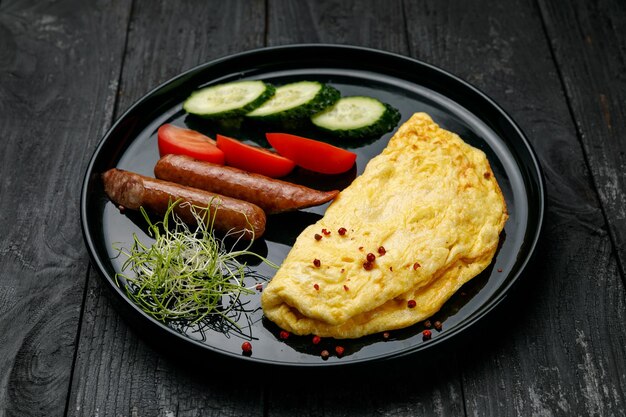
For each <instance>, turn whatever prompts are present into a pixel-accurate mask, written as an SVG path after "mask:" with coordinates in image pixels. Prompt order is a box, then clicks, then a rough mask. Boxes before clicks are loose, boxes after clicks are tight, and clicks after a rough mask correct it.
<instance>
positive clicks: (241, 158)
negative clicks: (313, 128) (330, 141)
mask: <svg viewBox="0 0 626 417" xmlns="http://www.w3.org/2000/svg"><path fill="white" fill-rule="evenodd" d="M217 147H218V148H220V149H221V150H222V151H224V155H225V157H226V164H227V165H230V166H233V167H235V168H239V169H243V170H246V171H250V172H256V173H257V174H261V175H265V176H266V177H271V178H278V177H282V176H285V175H287V174H289V173H290V172H291V170H292V169H293V168H294V167H295V166H296V164H295V163H294V162H293V161H292V160H290V159H288V158H285V157H283V156H280V155H278V154H276V153H274V152H272V151H270V150H268V149H264V148H260V147H258V146H252V145H248V144H245V143H243V142H240V141H238V140H236V139H233V138H229V137H227V136H222V135H217Z"/></svg>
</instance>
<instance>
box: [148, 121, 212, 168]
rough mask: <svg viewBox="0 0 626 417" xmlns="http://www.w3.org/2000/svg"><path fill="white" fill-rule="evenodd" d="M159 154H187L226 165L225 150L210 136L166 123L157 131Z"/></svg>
mask: <svg viewBox="0 0 626 417" xmlns="http://www.w3.org/2000/svg"><path fill="white" fill-rule="evenodd" d="M157 136H158V140H159V154H160V155H161V156H164V155H167V154H170V153H173V154H176V155H187V156H191V157H192V158H196V159H199V160H201V161H207V162H212V163H214V164H220V165H224V152H222V151H221V150H220V149H219V148H218V147H217V146H216V145H215V141H214V140H213V139H211V138H209V137H208V136H205V135H203V134H202V133H200V132H196V131H195V130H191V129H185V128H182V127H178V126H174V125H172V124H169V123H168V124H164V125H162V126H161V127H159V130H158V132H157Z"/></svg>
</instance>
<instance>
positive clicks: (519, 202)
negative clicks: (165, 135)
mask: <svg viewBox="0 0 626 417" xmlns="http://www.w3.org/2000/svg"><path fill="white" fill-rule="evenodd" d="M239 79H262V80H265V81H268V82H270V83H274V84H277V85H280V84H284V83H287V82H291V81H295V80H319V81H322V82H326V83H330V84H331V85H333V86H334V87H336V88H338V89H339V90H340V91H341V93H342V94H343V95H344V96H346V95H368V96H372V97H376V98H378V99H380V100H382V101H384V102H387V103H390V104H391V105H393V106H394V107H396V108H398V109H399V110H400V112H401V113H402V120H401V122H400V123H403V122H404V121H406V120H407V119H408V118H409V117H410V116H411V115H412V114H413V113H414V112H420V111H423V112H427V113H429V114H430V115H431V116H432V118H433V119H434V120H435V121H436V122H437V123H439V124H440V125H441V126H442V127H443V128H445V129H448V130H451V131H453V132H456V133H458V134H459V135H460V136H461V137H462V138H463V139H464V140H465V141H466V142H468V143H470V144H471V145H473V146H475V147H477V148H479V149H482V150H483V151H484V152H485V153H486V154H487V157H488V159H489V161H490V163H491V165H492V169H493V171H494V173H495V175H496V178H497V179H498V182H499V184H500V186H501V188H502V191H503V193H504V196H505V198H506V203H507V207H508V211H509V215H510V218H509V220H508V222H507V224H506V228H505V230H504V232H503V234H502V236H501V247H500V248H499V250H498V253H497V254H496V257H495V258H494V261H493V263H492V265H491V266H490V267H489V268H488V269H487V270H486V271H484V272H483V273H482V274H481V275H479V276H477V277H476V278H474V279H473V280H472V281H470V282H469V283H468V284H467V285H465V286H464V287H463V288H462V289H461V290H460V291H459V292H458V293H457V294H456V295H455V296H454V297H453V298H452V299H450V300H449V301H448V303H447V304H446V305H445V306H444V307H443V309H442V310H441V311H440V312H439V313H438V314H437V315H436V316H435V317H433V320H440V321H442V322H443V330H442V331H441V332H437V331H433V337H432V339H431V340H428V341H424V340H422V335H421V331H422V330H423V327H422V325H421V324H419V325H415V326H413V327H410V328H408V329H404V330H402V331H395V332H392V333H391V337H390V339H389V340H387V341H384V340H383V338H382V335H371V336H368V337H364V338H361V339H357V340H344V341H333V340H325V341H323V342H322V343H321V344H320V345H317V346H315V345H313V344H312V343H311V341H310V338H309V337H293V336H292V337H290V338H289V339H288V340H286V341H283V340H281V339H280V338H279V337H278V332H279V329H277V328H276V327H275V326H274V325H272V323H268V322H267V320H265V319H263V317H262V311H261V310H260V308H259V303H260V294H259V293H256V294H254V296H250V297H248V298H247V299H245V300H244V302H245V305H244V306H243V307H242V310H244V311H240V314H239V316H238V317H237V320H238V323H239V324H240V326H241V329H237V328H235V327H232V326H225V325H224V323H220V322H215V323H209V324H207V325H206V326H204V327H202V328H198V327H197V326H196V327H193V326H191V327H189V326H171V325H165V324H163V323H160V322H158V321H156V320H154V319H152V318H151V317H149V316H148V315H146V314H145V313H143V312H142V311H141V310H140V309H138V308H137V307H136V306H135V305H134V304H133V303H132V302H131V301H130V300H129V299H128V298H127V296H126V295H125V292H124V290H123V289H120V288H119V287H118V286H117V285H116V283H115V274H116V273H117V272H119V271H120V268H121V264H122V262H123V261H124V259H122V258H121V257H118V256H117V252H116V250H115V249H114V248H113V245H114V244H119V245H122V246H126V247H128V246H129V244H130V242H131V239H132V234H133V233H136V234H137V235H138V236H140V238H141V239H142V240H144V241H146V242H150V238H149V237H148V236H147V235H146V233H145V227H144V225H143V223H142V221H141V220H140V219H139V217H138V216H133V215H124V214H121V213H120V212H119V211H118V210H117V208H116V207H115V205H114V204H112V203H111V202H110V201H109V200H108V198H107V197H106V195H105V194H104V191H103V188H102V184H101V182H100V174H101V173H102V172H104V171H106V170H107V169H109V168H112V167H119V168H122V169H127V170H130V171H135V172H138V173H140V174H144V175H153V173H152V169H153V167H154V164H155V163H156V161H157V159H158V150H157V145H156V130H157V128H158V127H159V126H160V125H162V124H163V123H174V124H177V125H180V126H189V127H191V128H194V129H197V130H200V131H203V132H206V133H208V134H212V133H214V132H215V131H216V130H219V128H216V127H215V126H213V125H211V124H209V123H207V122H203V121H201V120H197V119H194V118H191V117H188V116H186V114H185V113H184V111H183V110H182V102H183V101H184V99H185V98H186V97H187V96H188V95H189V94H190V93H191V92H192V91H193V90H195V89H197V88H199V87H201V86H204V85H207V84H214V83H221V82H228V81H233V80H239ZM225 130H229V129H225ZM226 133H229V134H231V135H232V136H235V137H238V138H240V139H244V140H248V141H256V142H262V140H263V135H262V127H260V126H249V125H243V126H241V127H240V128H238V129H235V128H233V131H228V132H226ZM302 134H303V135H305V134H308V135H309V136H312V135H314V133H312V132H309V131H306V132H302ZM391 135H392V133H389V134H386V135H384V136H383V137H381V138H379V139H376V140H374V141H370V142H361V143H352V142H349V143H347V144H344V146H346V147H349V148H350V149H351V150H352V151H354V152H356V153H357V154H358V158H357V170H356V172H353V173H352V176H354V174H358V173H361V172H362V171H363V169H364V167H365V165H366V163H367V161H368V160H369V159H370V158H371V157H373V156H374V155H377V154H378V153H379V152H380V151H381V150H382V149H383V148H384V147H385V146H386V144H387V142H388V140H389V138H390V137H391ZM315 136H316V137H321V136H320V135H315ZM350 179H351V178H350V174H348V175H347V177H345V176H344V177H342V176H339V177H337V178H332V179H330V180H329V179H324V178H323V177H320V176H317V177H316V176H313V177H311V176H307V175H300V176H298V178H296V180H298V181H304V182H308V183H309V184H310V185H311V184H312V185H314V186H318V187H319V188H327V187H331V188H332V187H333V186H336V185H341V184H342V182H343V183H344V184H347V183H349V181H350ZM544 200H545V198H544V185H543V180H542V175H541V170H540V167H539V164H538V161H537V158H536V157H535V155H534V153H533V151H532V149H531V147H530V144H529V142H528V140H527V139H526V138H525V137H524V135H523V133H522V132H521V131H520V129H519V128H518V127H517V126H516V124H515V123H514V122H513V121H512V120H511V118H510V117H509V116H508V115H507V114H505V112H504V111H503V110H502V109H501V108H500V107H498V105H496V104H495V103H494V102H493V101H492V100H490V99H489V98H488V97H486V96H485V95H484V94H483V93H481V92H480V91H478V90H477V89H476V88H474V87H472V86H471V85H469V84H467V83H466V82H464V81H462V80H460V79H458V78H456V77H454V76H452V75H450V74H448V73H446V72H444V71H442V70H440V69H437V68H435V67H433V66H430V65H428V64H425V63H422V62H419V61H416V60H413V59H410V58H406V57H403V56H399V55H394V54H390V53H385V52H380V51H375V50H371V49H365V48H356V47H348V46H333V45H295V46H284V47H274V48H266V49H260V50H255V51H250V52H244V53H240V54H237V55H233V56H229V57H226V58H221V59H218V60H216V61H213V62H210V63H207V64H205V65H201V66H199V67H197V68H194V69H192V70H190V71H188V72H185V73H183V74H181V75H179V76H178V77H176V78H174V79H172V80H170V81H168V82H166V83H165V84H163V85H161V86H159V87H158V88H156V89H155V90H153V91H152V92H150V93H149V94H147V95H146V96H145V97H144V98H142V99H141V100H139V102H137V103H136V104H135V105H134V106H132V107H131V108H130V109H129V110H128V111H127V112H126V113H125V114H124V115H123V116H122V117H121V118H120V120H118V121H117V122H116V123H115V125H114V126H113V127H112V128H111V129H110V130H109V132H107V134H106V135H105V136H104V138H103V139H102V141H101V142H100V144H99V145H98V147H97V149H96V151H95V153H94V155H93V157H92V159H91V161H90V163H89V166H88V169H87V172H86V176H85V180H84V184H83V189H82V196H81V216H82V219H81V220H82V227H83V233H84V237H85V242H86V245H87V247H88V250H89V252H90V255H91V257H92V261H93V264H94V266H95V268H96V269H97V270H98V271H99V272H100V274H101V275H102V276H103V277H104V279H105V281H106V282H107V283H108V284H109V286H110V288H111V289H112V291H113V293H114V294H115V298H116V299H117V300H118V301H119V302H118V305H120V306H122V310H121V311H122V314H124V315H125V316H126V317H127V318H129V319H131V321H132V322H134V323H136V324H137V325H138V326H139V327H138V328H141V329H144V330H146V329H148V330H149V331H154V332H157V333H159V334H161V335H165V336H167V337H168V338H169V339H172V338H173V339H175V340H176V341H179V342H182V343H183V344H184V345H187V346H190V347H192V348H193V349H194V350H195V351H199V352H200V353H202V352H206V353H207V354H208V353H209V352H213V353H219V354H223V355H227V356H230V357H236V358H240V359H241V360H244V361H254V362H259V363H263V364H272V365H295V366H330V365H342V364H354V363H360V362H364V361H375V360H381V359H386V358H395V357H398V356H402V355H406V354H411V353H416V352H420V351H424V350H427V349H432V348H434V347H435V346H437V345H438V344H439V343H440V342H442V341H444V340H446V339H449V338H451V337H452V336H455V335H457V334H459V333H460V332H461V331H463V330H465V329H467V328H469V327H471V326H472V325H473V324H475V323H476V322H477V321H478V320H479V319H481V318H482V317H484V316H485V314H486V313H488V312H489V311H490V310H492V309H493V308H494V307H495V306H496V305H497V304H498V303H500V302H501V301H502V300H503V299H504V298H505V296H506V294H507V292H508V291H509V290H510V289H511V287H512V285H513V284H514V283H515V282H516V281H517V280H518V279H519V278H520V275H521V274H522V272H523V271H524V268H525V267H526V266H527V264H528V262H529V260H530V258H531V255H532V253H533V251H534V250H535V247H536V244H537V240H538V238H539V233H540V230H541V224H542V221H543V213H544ZM325 208H326V206H321V207H317V208H313V209H308V210H305V211H302V212H296V213H291V214H284V215H276V216H270V217H269V218H268V228H267V234H266V236H265V237H264V238H263V239H260V240H259V241H258V242H256V243H255V246H254V249H255V250H256V251H258V252H259V253H261V254H262V255H264V256H266V257H267V258H269V259H270V260H271V261H273V262H275V263H278V264H279V263H280V262H281V261H282V259H283V258H284V257H285V255H286V254H287V252H288V251H289V249H290V247H291V244H292V243H293V241H294V240H295V237H296V236H297V235H298V234H299V232H300V231H301V230H302V229H304V227H306V225H308V224H310V223H312V222H314V221H316V220H317V219H318V218H319V217H320V216H321V215H322V214H323V212H324V210H325ZM253 269H254V270H255V271H256V272H257V273H258V274H259V275H261V276H265V277H266V278H267V279H269V278H271V276H272V275H273V272H272V270H271V269H269V268H268V267H265V266H263V265H256V266H253ZM251 280H252V281H251V282H249V284H250V285H254V282H256V281H255V280H254V279H253V278H251ZM244 340H251V342H252V345H253V354H252V355H251V356H249V357H248V356H244V355H242V352H241V344H242V342H243V341H244ZM337 344H340V345H342V346H343V347H345V354H344V355H343V357H336V356H334V355H333V356H331V358H329V359H328V360H326V361H324V360H322V359H321V357H320V355H319V353H320V351H321V349H329V350H330V351H331V352H332V351H333V349H334V346H335V345H337Z"/></svg>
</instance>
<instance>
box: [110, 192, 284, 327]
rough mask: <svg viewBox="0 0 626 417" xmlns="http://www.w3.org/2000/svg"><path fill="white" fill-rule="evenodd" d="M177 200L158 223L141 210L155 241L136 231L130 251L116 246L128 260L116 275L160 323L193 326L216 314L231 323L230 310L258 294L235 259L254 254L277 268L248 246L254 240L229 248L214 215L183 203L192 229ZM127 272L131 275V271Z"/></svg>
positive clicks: (245, 268) (242, 265) (244, 267)
mask: <svg viewBox="0 0 626 417" xmlns="http://www.w3.org/2000/svg"><path fill="white" fill-rule="evenodd" d="M178 204H179V202H175V203H170V204H169V206H168V209H167V212H166V213H165V216H164V218H163V220H162V221H159V222H156V223H153V222H152V221H151V220H150V218H149V216H148V214H147V213H146V211H145V210H144V209H143V207H141V208H140V211H141V214H142V215H143V217H144V219H145V220H146V222H147V224H148V234H149V235H150V236H152V237H153V238H154V239H155V242H154V243H153V244H152V245H150V246H148V245H145V244H144V243H142V242H141V241H140V240H139V238H138V237H137V235H136V234H133V244H132V246H131V248H130V250H125V249H123V248H121V249H118V250H119V252H120V253H121V254H124V255H126V256H127V257H128V259H127V260H126V261H125V262H124V264H123V265H122V272H120V273H117V274H116V277H115V278H116V282H117V284H118V286H120V283H119V281H118V278H123V279H124V281H125V285H124V288H125V290H126V293H127V295H128V297H129V298H130V299H132V300H133V301H134V302H135V303H136V304H137V305H138V306H139V307H140V308H141V309H142V310H143V311H144V312H146V313H147V314H149V315H150V316H152V317H154V318H155V319H157V320H159V321H161V322H167V321H187V322H190V323H191V324H195V323H198V322H200V321H202V320H204V319H206V318H209V317H210V316H214V315H219V316H221V317H222V318H224V319H226V320H228V321H232V319H230V318H229V316H228V313H229V312H230V310H231V309H233V308H234V306H236V305H237V304H238V301H239V299H240V297H241V296H242V295H243V294H252V293H254V291H253V289H252V288H247V287H246V286H245V285H244V277H245V274H246V270H247V267H246V264H245V263H241V262H239V261H238V260H237V258H238V257H241V256H244V255H251V256H254V257H257V258H259V259H261V260H262V261H263V262H265V263H267V264H268V265H270V266H272V267H274V268H277V266H276V265H274V264H273V263H272V262H270V261H269V260H267V259H265V258H263V257H262V256H260V255H258V254H256V253H254V252H252V251H250V250H249V249H250V247H251V245H252V240H251V241H250V242H249V244H248V245H247V246H246V247H245V248H244V249H242V250H228V249H227V248H226V247H225V245H224V241H223V240H220V239H218V238H216V237H215V235H214V233H213V222H214V221H215V215H213V216H210V215H209V210H208V209H204V208H201V207H195V206H191V205H189V203H181V207H182V205H183V204H188V205H189V209H190V210H191V212H192V213H193V215H194V217H195V218H196V220H197V228H196V229H195V230H191V229H190V228H189V226H187V225H186V224H185V223H184V222H183V221H182V220H180V218H179V217H178V216H177V215H176V213H174V208H175V207H176V206H177V205H178ZM218 210H219V209H218ZM216 211H217V210H216ZM216 211H215V212H216ZM170 219H171V220H172V221H173V224H172V223H171V222H170ZM236 244H237V242H235V244H233V247H235V246H236ZM126 270H130V271H132V272H133V273H132V274H130V273H128V274H127V273H125V271H126ZM233 324H235V323H233Z"/></svg>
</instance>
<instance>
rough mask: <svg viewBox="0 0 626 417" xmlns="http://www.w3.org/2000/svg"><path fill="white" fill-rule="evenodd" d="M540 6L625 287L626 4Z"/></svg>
mask: <svg viewBox="0 0 626 417" xmlns="http://www.w3.org/2000/svg"><path fill="white" fill-rule="evenodd" d="M539 5H540V7H541V11H542V13H543V16H544V17H545V22H546V30H547V33H548V35H549V36H550V41H551V45H552V48H553V51H554V55H555V58H556V61H557V63H558V65H559V68H560V71H561V74H562V79H563V82H564V85H565V90H566V93H567V97H568V99H569V103H570V106H571V109H572V112H573V114H574V117H575V119H576V125H577V129H578V132H579V136H580V138H581V140H582V144H583V147H584V150H585V154H586V156H587V159H588V161H589V166H590V169H591V173H592V176H593V178H594V184H595V186H596V188H597V190H598V193H599V196H600V201H601V202H602V208H603V210H604V213H605V216H606V218H607V221H608V227H609V232H610V234H611V236H612V238H613V242H614V244H615V247H616V250H617V258H618V261H619V265H620V267H621V274H622V277H623V278H624V282H625V283H626V278H625V277H626V272H625V271H626V125H625V124H624V123H620V122H619V121H623V120H624V119H625V118H626V77H625V76H624V74H625V73H626V37H624V32H625V31H626V4H625V3H624V2H622V1H613V0H601V1H581V0H579V1H573V2H568V3H567V5H565V7H564V5H563V4H561V3H560V2H557V1H549V0H547V1H539Z"/></svg>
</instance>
